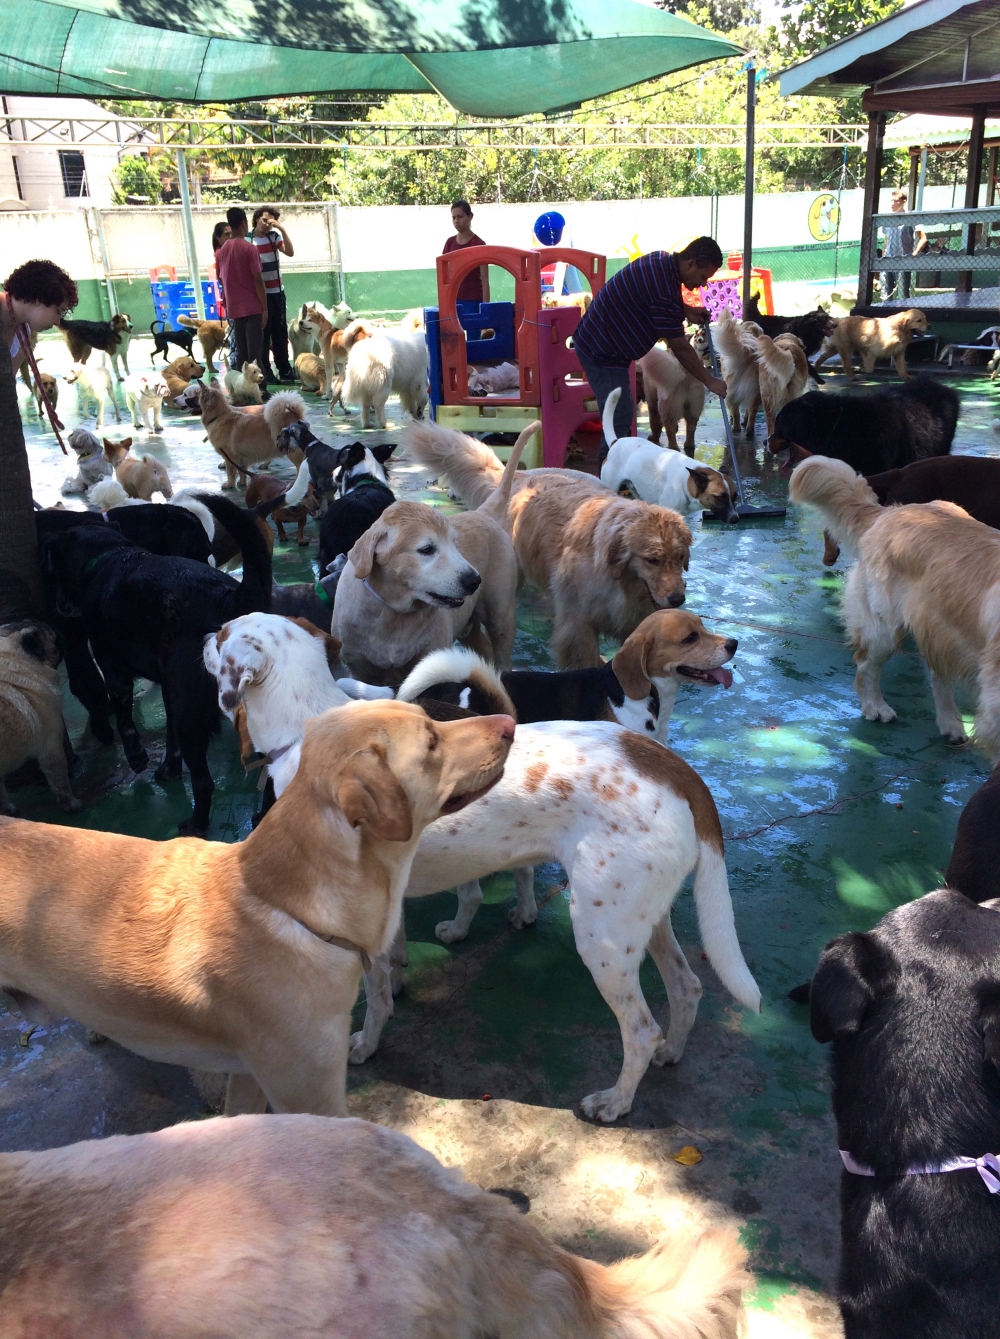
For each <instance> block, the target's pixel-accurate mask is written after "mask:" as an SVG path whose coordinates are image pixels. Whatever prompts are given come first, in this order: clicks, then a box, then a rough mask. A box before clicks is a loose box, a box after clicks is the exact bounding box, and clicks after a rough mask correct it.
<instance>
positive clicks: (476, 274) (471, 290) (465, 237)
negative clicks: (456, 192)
mask: <svg viewBox="0 0 1000 1339" xmlns="http://www.w3.org/2000/svg"><path fill="white" fill-rule="evenodd" d="M451 222H452V227H453V228H454V229H455V236H454V237H449V238H448V240H447V242H445V244H444V250H443V251H442V253H441V254H442V255H445V256H447V255H449V254H450V253H451V252H453V251H461V250H462V248H463V247H466V246H485V245H486V243H485V242H484V241H483V239H482V238H481V237H477V236H476V234H475V233H474V232H473V231H472V206H471V205H470V204H469V202H468V200H456V201H455V203H454V204H453V205H452V207H451ZM457 297H458V301H459V302H489V300H490V267H489V266H488V265H480V267H479V269H478V270H470V272H469V273H468V274H467V275H466V276H465V278H464V279H463V280H462V282H461V283H460V284H459V286H458V294H457Z"/></svg>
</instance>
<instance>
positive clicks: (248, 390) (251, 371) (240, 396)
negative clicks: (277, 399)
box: [224, 363, 264, 405]
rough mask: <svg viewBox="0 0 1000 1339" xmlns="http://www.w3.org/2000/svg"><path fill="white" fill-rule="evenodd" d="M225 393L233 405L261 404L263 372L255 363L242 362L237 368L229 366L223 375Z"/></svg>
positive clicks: (262, 400)
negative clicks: (240, 366)
mask: <svg viewBox="0 0 1000 1339" xmlns="http://www.w3.org/2000/svg"><path fill="white" fill-rule="evenodd" d="M224 380H225V386H226V394H227V395H228V396H229V403H230V404H234V405H248V404H263V403H264V396H263V393H262V392H261V383H262V382H263V380H264V373H263V372H262V371H261V370H260V368H259V367H258V366H257V364H256V363H244V364H243V366H242V368H240V369H239V370H237V369H236V368H235V367H231V368H230V369H229V371H228V372H227V373H226V375H225V378H224Z"/></svg>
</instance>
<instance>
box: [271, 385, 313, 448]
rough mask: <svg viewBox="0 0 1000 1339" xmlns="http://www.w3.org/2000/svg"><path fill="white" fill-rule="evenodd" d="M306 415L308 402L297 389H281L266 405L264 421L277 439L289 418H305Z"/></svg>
mask: <svg viewBox="0 0 1000 1339" xmlns="http://www.w3.org/2000/svg"><path fill="white" fill-rule="evenodd" d="M305 416H306V402H305V400H303V398H302V396H301V395H299V393H298V392H297V391H279V392H278V393H277V395H272V396H271V398H270V400H268V402H267V404H266V405H265V406H264V422H265V423H266V424H267V426H268V427H269V428H270V430H271V436H272V437H273V438H274V439H275V441H277V439H278V433H279V432H280V431H281V429H282V428H283V427H285V426H286V424H287V422H288V419H289V418H292V419H304V418H305Z"/></svg>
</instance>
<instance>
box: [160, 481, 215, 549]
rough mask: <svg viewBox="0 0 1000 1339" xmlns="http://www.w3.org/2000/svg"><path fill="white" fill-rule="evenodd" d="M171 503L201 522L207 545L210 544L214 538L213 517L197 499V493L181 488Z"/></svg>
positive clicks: (194, 490) (190, 489) (191, 489)
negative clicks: (206, 537)
mask: <svg viewBox="0 0 1000 1339" xmlns="http://www.w3.org/2000/svg"><path fill="white" fill-rule="evenodd" d="M171 501H172V502H173V504H174V506H175V507H183V508H184V510H185V511H189V512H191V514H192V515H193V516H196V517H197V518H198V520H199V521H201V525H202V529H203V530H204V531H205V534H206V535H207V536H208V542H209V544H211V542H212V540H213V539H214V538H215V517H214V516H213V515H212V513H211V512H210V511H209V509H208V508H207V507H206V506H205V504H204V502H202V501H201V499H200V498H199V496H198V491H197V490H196V489H194V488H182V489H181V491H180V492H179V493H175V494H174V495H173V497H172V498H171Z"/></svg>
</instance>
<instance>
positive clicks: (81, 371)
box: [66, 363, 122, 428]
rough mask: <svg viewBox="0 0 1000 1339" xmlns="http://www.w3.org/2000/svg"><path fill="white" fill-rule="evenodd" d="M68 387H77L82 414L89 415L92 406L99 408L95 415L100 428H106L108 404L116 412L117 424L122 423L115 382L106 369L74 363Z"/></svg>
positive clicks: (69, 375) (67, 377) (70, 371)
mask: <svg viewBox="0 0 1000 1339" xmlns="http://www.w3.org/2000/svg"><path fill="white" fill-rule="evenodd" d="M66 385H67V386H76V391H77V395H78V396H79V399H80V413H81V414H89V413H90V406H91V404H94V405H96V406H97V408H96V409H95V410H94V413H95V415H96V417H97V426H98V427H99V428H103V427H104V406H105V405H106V404H110V405H111V408H112V409H113V410H114V411H115V422H116V423H120V422H121V421H122V416H121V414H120V413H119V411H118V402H117V401H116V399H115V389H114V382H113V380H112V378H111V373H110V372H109V371H108V369H107V368H106V367H88V366H87V364H86V363H74V364H73V366H72V367H71V368H70V369H69V371H68V372H67V373H66Z"/></svg>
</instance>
